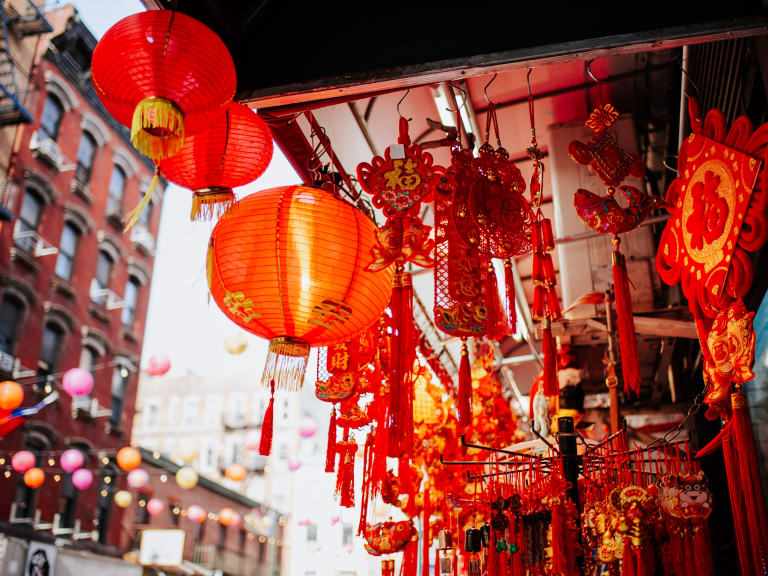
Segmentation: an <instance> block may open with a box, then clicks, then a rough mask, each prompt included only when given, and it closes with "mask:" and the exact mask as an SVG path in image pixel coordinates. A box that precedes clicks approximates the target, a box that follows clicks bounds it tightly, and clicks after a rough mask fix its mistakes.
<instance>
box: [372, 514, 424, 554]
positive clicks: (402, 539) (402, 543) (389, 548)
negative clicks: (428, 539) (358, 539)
mask: <svg viewBox="0 0 768 576" xmlns="http://www.w3.org/2000/svg"><path fill="white" fill-rule="evenodd" d="M415 535H416V529H415V528H414V527H413V521H411V520H401V521H399V522H391V521H390V522H379V523H378V524H374V525H373V526H367V527H366V528H365V531H364V537H365V549H366V551H367V552H368V554H371V555H372V556H381V555H382V554H394V553H395V552H400V551H401V550H403V549H404V548H405V547H406V546H407V545H408V543H409V542H410V541H411V538H413V536H415ZM417 551H418V548H417Z"/></svg>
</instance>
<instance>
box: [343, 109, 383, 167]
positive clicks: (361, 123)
mask: <svg viewBox="0 0 768 576" xmlns="http://www.w3.org/2000/svg"><path fill="white" fill-rule="evenodd" d="M347 106H349V109H350V111H351V112H352V116H354V117H355V122H357V127H358V128H360V132H362V134H363V138H365V142H366V143H367V144H368V148H370V149H371V153H372V154H373V155H374V156H378V155H379V150H378V148H376V143H375V142H374V141H373V136H371V131H370V130H368V122H367V121H366V120H365V118H364V117H363V115H362V114H360V110H358V108H357V103H356V102H347Z"/></svg>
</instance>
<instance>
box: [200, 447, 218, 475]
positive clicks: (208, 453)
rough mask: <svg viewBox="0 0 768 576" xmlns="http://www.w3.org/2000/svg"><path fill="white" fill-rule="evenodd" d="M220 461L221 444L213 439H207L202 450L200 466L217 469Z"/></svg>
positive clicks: (205, 468)
mask: <svg viewBox="0 0 768 576" xmlns="http://www.w3.org/2000/svg"><path fill="white" fill-rule="evenodd" d="M218 463H219V446H218V444H216V442H214V441H212V440H206V441H205V443H204V444H203V449H202V450H201V451H200V468H201V469H203V470H215V469H216V468H217V467H218Z"/></svg>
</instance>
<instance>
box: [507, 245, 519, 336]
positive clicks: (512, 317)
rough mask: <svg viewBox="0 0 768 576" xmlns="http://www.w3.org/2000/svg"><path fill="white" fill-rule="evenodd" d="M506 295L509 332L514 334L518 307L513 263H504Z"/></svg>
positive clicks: (508, 261)
mask: <svg viewBox="0 0 768 576" xmlns="http://www.w3.org/2000/svg"><path fill="white" fill-rule="evenodd" d="M504 295H505V296H506V298H505V300H506V302H505V304H506V308H507V331H508V333H509V334H510V335H511V334H514V333H515V332H517V306H516V305H515V302H516V301H515V277H514V274H512V261H511V260H506V261H505V262H504Z"/></svg>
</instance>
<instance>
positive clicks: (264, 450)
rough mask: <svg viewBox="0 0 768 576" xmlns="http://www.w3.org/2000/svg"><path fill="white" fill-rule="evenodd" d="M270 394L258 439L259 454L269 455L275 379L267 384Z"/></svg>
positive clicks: (272, 425) (270, 450) (272, 424)
mask: <svg viewBox="0 0 768 576" xmlns="http://www.w3.org/2000/svg"><path fill="white" fill-rule="evenodd" d="M269 386H270V388H271V393H272V394H271V396H270V398H269V405H268V406H267V410H266V412H264V421H263V422H262V423H261V439H260V440H259V454H261V455H262V456H269V455H270V454H271V453H272V429H273V427H274V418H275V416H274V413H275V381H274V380H272V382H270V384H269Z"/></svg>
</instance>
